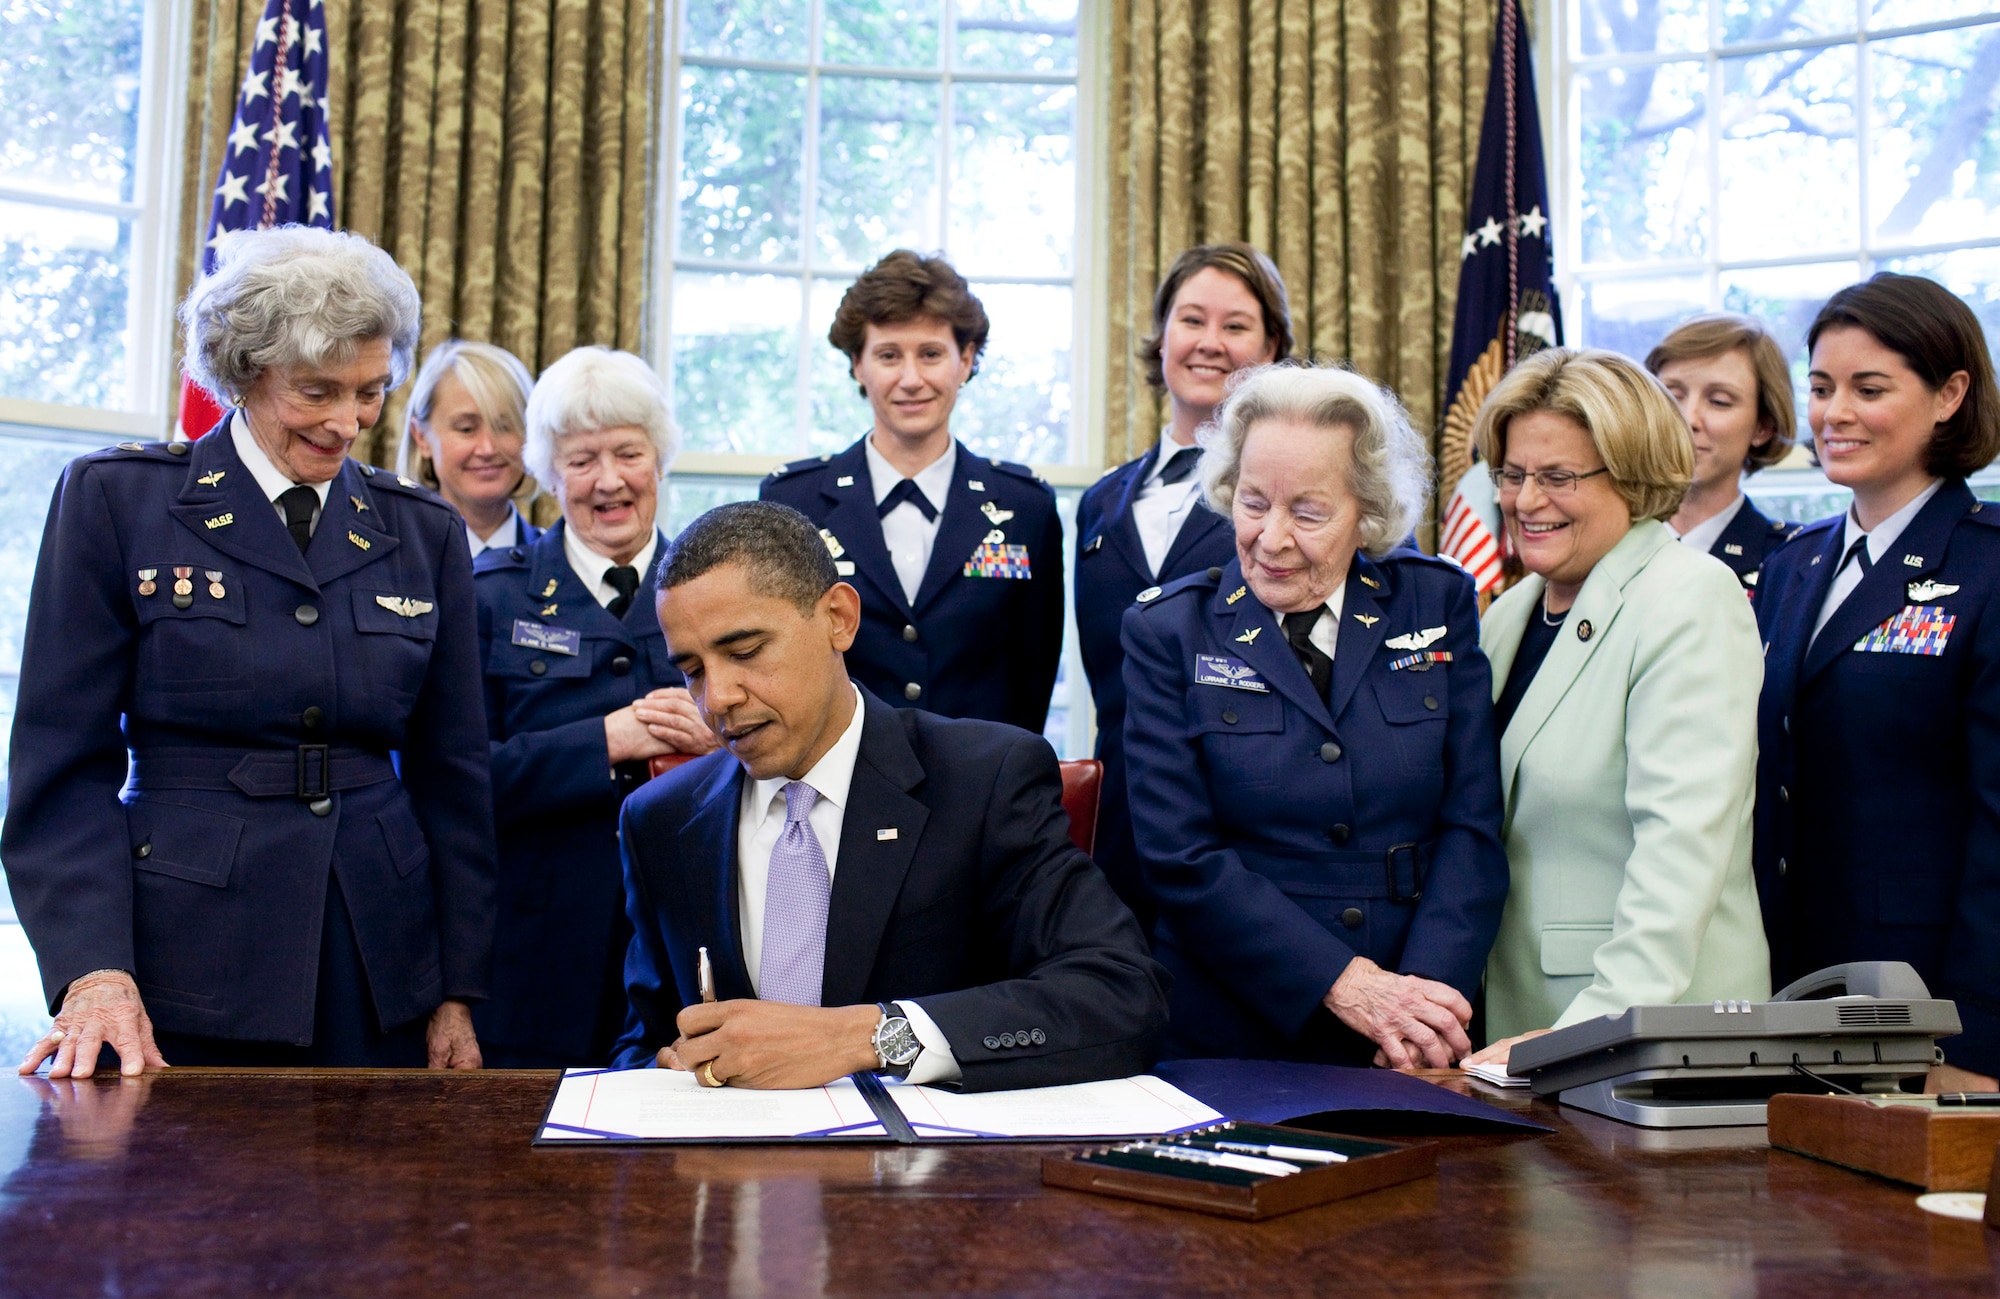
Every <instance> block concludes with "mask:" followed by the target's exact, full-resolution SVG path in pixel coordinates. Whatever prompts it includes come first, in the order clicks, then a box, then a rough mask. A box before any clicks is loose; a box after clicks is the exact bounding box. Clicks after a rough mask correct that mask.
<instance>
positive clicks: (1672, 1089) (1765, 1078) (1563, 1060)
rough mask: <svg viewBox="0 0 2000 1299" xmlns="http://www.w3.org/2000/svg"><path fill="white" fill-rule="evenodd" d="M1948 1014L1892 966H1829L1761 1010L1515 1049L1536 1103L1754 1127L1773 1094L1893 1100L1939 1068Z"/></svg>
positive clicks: (1634, 1026) (1581, 1033)
mask: <svg viewBox="0 0 2000 1299" xmlns="http://www.w3.org/2000/svg"><path fill="white" fill-rule="evenodd" d="M1959 1029H1960V1025H1959V1021H1958V1007H1957V1006H1956V1005H1954V1004H1953V1003H1951V1002H1949V1001H1943V1000H1939V999H1937V998H1934V997H1932V996H1931V994H1930V989H1928V988H1926V987H1925V986H1924V981H1923V979H1922V978H1921V977H1920V976H1919V975H1918V974H1917V972H1916V971H1915V970H1914V969H1912V968H1910V967H1909V966H1908V965H1905V964H1903V963H1902V962H1900V961H1858V962H1854V963H1851V964H1848V965H1836V966H1831V967H1829V968H1827V969H1824V970H1820V971H1818V972H1817V973H1814V974H1809V975H1807V976H1806V977H1805V978H1803V979H1800V980H1798V981H1797V982H1795V983H1793V984H1791V985H1789V986H1788V987H1786V988H1784V989H1783V990H1781V991H1780V992H1778V994H1777V995H1776V996H1774V997H1772V998H1771V1000H1769V1001H1762V1002H1752V1001H1717V1002H1711V1003H1706V1004H1700V1005H1676V1006H1634V1007H1632V1008H1631V1009H1630V1010H1628V1011H1626V1012H1624V1013H1623V1014H1621V1015H1602V1016H1599V1017H1598V1018H1596V1019H1592V1020H1586V1021H1585V1022H1583V1023H1581V1024H1572V1025H1570V1026H1569V1027H1568V1028H1560V1029H1557V1030H1556V1031H1555V1032H1553V1033H1547V1034H1544V1035H1543V1036H1541V1037H1538V1038H1533V1039H1531V1040H1529V1041H1526V1042H1522V1043H1521V1044H1519V1045H1518V1046H1516V1047H1515V1048H1514V1050H1513V1052H1512V1054H1511V1056H1510V1058H1509V1060H1508V1071H1509V1072H1511V1073H1514V1074H1517V1075H1524V1076H1526V1077H1527V1078H1528V1079H1529V1080H1530V1081H1529V1086H1530V1087H1531V1088H1532V1089H1533V1091H1534V1093H1535V1094H1536V1095H1537V1096H1551V1095H1553V1096H1555V1097H1556V1098H1557V1099H1558V1100H1560V1101H1561V1102H1562V1103H1563V1104H1565V1105H1574V1106H1576V1107H1577V1108H1579V1109H1585V1110H1589V1111H1591V1112H1592V1113H1595V1114H1602V1115H1605V1116H1606V1117H1608V1118H1614V1119H1620V1120H1622V1121H1624V1122H1626V1123H1633V1124H1637V1125H1638V1126H1640V1127H1648V1128H1680V1127H1700V1128H1710V1127H1731V1126H1747V1125H1754V1124H1761V1123H1763V1122H1764V1106H1765V1102H1766V1101H1768V1100H1769V1099H1770V1098H1771V1097H1772V1096H1775V1095H1777V1094H1779V1093H1781V1092H1808V1093H1813V1094H1824V1093H1827V1092H1834V1091H1842V1090H1845V1091H1853V1092H1876V1093H1881V1092H1893V1091H1896V1090H1898V1087H1899V1084H1900V1083H1901V1082H1902V1080H1903V1079H1905V1078H1909V1077H1914V1076H1916V1075H1919V1074H1922V1073H1924V1072H1925V1071H1926V1070H1928V1069H1929V1068H1930V1067H1931V1065H1933V1064H1935V1063H1937V1062H1938V1061H1939V1060H1941V1059H1942V1058H1943V1056H1942V1053H1941V1052H1939V1050H1938V1048H1937V1039H1938V1038H1941V1037H1950V1036H1951V1035H1953V1034H1954V1033H1957V1032H1958V1031H1959Z"/></svg>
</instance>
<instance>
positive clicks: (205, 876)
mask: <svg viewBox="0 0 2000 1299" xmlns="http://www.w3.org/2000/svg"><path fill="white" fill-rule="evenodd" d="M125 819H126V824H127V825H128V826H129V827H130V831H131V835H132V864H133V866H134V867H136V868H137V869H139V870H142V871H150V872H152V873H153V874H155V875H171V876H173V877H174V878H175V879H182V880H187V881H189V882H190V883H194V884H206V885H209V886H210V887H212V888H218V889H219V888H223V887H225V886H227V885H228V883H229V871H230V867H232V866H234V865H235V863H236V849H237V846H238V845H239V844H240V843H241V842H242V841H243V821H242V818H240V817H234V816H229V815H227V814H225V813H222V812H211V811H209V810H208V809H206V808H201V807H190V806H189V805H187V804H185V803H164V802H161V801H160V800H158V799H154V798H147V799H142V800H141V801H139V802H137V803H134V804H132V805H131V806H130V808H128V809H127V811H126V818H125Z"/></svg>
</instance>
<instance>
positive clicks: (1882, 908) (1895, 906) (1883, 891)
mask: <svg viewBox="0 0 2000 1299" xmlns="http://www.w3.org/2000/svg"><path fill="white" fill-rule="evenodd" d="M1875 888H1876V893H1875V914H1876V917H1877V918H1878V919H1879V920H1881V922H1882V923H1883V924H1885V925H1937V926H1939V927H1942V926H1945V925H1948V924H1950V923H1951V903H1952V892H1953V890H1952V877H1951V876H1949V875H1896V876H1892V877H1890V878H1889V879H1885V880H1881V881H1879V882H1877V884H1876V886H1875Z"/></svg>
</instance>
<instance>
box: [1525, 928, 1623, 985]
mask: <svg viewBox="0 0 2000 1299" xmlns="http://www.w3.org/2000/svg"><path fill="white" fill-rule="evenodd" d="M1610 937H1611V926H1610V925H1543V926H1542V973H1543V974H1550V975H1571V974H1593V973H1595V972H1596V968H1597V967H1596V963H1595V962H1596V957H1597V949H1598V948H1600V947H1602V946H1604V944H1605V941H1606V940H1607V939H1609V938H1610Z"/></svg>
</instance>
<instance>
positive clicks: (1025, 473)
mask: <svg viewBox="0 0 2000 1299" xmlns="http://www.w3.org/2000/svg"><path fill="white" fill-rule="evenodd" d="M993 467H994V468H995V469H998V470H999V471H1000V472H1001V473H1003V474H1011V475H1013V476H1014V477H1016V478H1025V479H1027V480H1028V481H1029V482H1031V483H1040V484H1041V485H1042V486H1044V487H1047V486H1048V485H1049V484H1048V480H1047V479H1045V478H1043V477H1042V476H1041V475H1040V474H1038V473H1036V472H1035V471H1034V470H1032V469H1030V468H1028V466H1026V465H1023V464H1017V463H1015V462H1014V461H1012V460H995V461H994V462H993Z"/></svg>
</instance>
